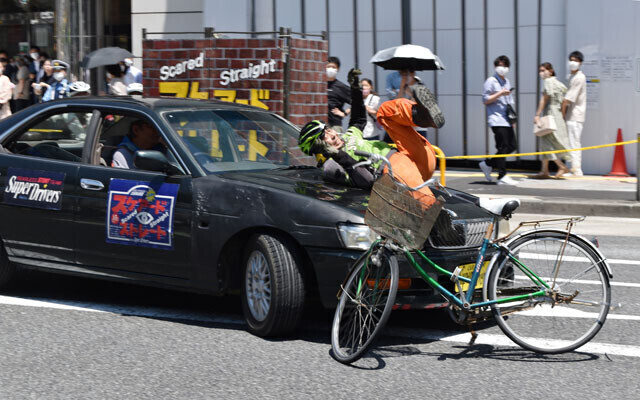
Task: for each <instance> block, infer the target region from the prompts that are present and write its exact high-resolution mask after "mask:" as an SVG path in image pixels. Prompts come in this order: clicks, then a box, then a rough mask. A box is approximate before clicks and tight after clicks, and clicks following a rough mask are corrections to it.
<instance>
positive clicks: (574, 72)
mask: <svg viewBox="0 0 640 400" xmlns="http://www.w3.org/2000/svg"><path fill="white" fill-rule="evenodd" d="M583 61H584V56H583V55H582V53H581V52H579V51H577V50H576V51H574V52H572V53H571V54H569V70H570V71H571V77H570V78H569V90H567V94H565V96H564V100H563V101H562V115H563V116H564V118H565V120H566V121H567V132H568V136H569V147H570V148H572V149H578V148H580V147H582V145H581V144H580V136H582V126H583V124H584V120H585V112H586V110H587V77H586V76H585V75H584V73H583V72H582V71H580V67H581V66H582V62H583ZM571 174H572V175H573V176H582V175H583V172H582V152H581V151H572V152H571Z"/></svg>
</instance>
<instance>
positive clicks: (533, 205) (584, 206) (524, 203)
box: [476, 194, 640, 218]
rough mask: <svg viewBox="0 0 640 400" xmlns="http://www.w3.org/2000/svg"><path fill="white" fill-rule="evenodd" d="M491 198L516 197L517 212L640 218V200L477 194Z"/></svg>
mask: <svg viewBox="0 0 640 400" xmlns="http://www.w3.org/2000/svg"><path fill="white" fill-rule="evenodd" d="M476 196H478V197H491V198H516V199H519V200H520V207H518V210H516V213H518V212H520V213H527V214H543V215H544V214H556V215H576V216H577V215H585V216H597V217H618V218H640V202H636V201H622V200H616V201H607V200H593V199H576V198H565V197H536V196H518V195H504V194H503V195H497V194H492V195H485V194H480V195H476Z"/></svg>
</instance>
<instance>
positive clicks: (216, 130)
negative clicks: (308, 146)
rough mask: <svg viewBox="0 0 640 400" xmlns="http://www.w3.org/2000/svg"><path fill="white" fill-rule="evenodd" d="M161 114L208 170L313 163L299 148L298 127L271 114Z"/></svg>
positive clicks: (277, 166) (234, 169)
mask: <svg viewBox="0 0 640 400" xmlns="http://www.w3.org/2000/svg"><path fill="white" fill-rule="evenodd" d="M163 117H164V118H165V119H166V121H167V122H169V125H171V127H172V128H173V130H174V131H175V132H176V133H177V134H178V135H179V136H180V137H181V138H182V141H183V142H184V143H185V144H186V146H187V148H188V149H189V151H190V152H191V153H192V154H193V156H194V157H195V159H196V160H197V161H198V163H199V164H200V165H201V166H202V167H203V169H204V170H205V171H206V172H207V173H209V174H213V173H216V172H223V171H237V170H264V169H276V168H295V167H304V166H315V164H316V162H315V159H314V158H313V157H310V156H307V155H305V154H304V153H302V151H300V148H299V147H298V135H299V134H298V130H297V129H295V128H294V127H293V126H292V125H290V124H288V123H287V122H286V121H284V120H282V119H281V118H279V117H278V116H276V115H275V114H271V113H265V112H258V111H245V110H240V111H238V110H187V111H183V110H181V111H170V112H165V113H164V114H163Z"/></svg>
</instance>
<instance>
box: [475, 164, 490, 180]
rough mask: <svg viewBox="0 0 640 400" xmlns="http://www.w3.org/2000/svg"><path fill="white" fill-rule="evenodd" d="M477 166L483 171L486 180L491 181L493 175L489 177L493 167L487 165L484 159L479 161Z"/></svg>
mask: <svg viewBox="0 0 640 400" xmlns="http://www.w3.org/2000/svg"><path fill="white" fill-rule="evenodd" d="M478 166H479V167H480V169H481V170H482V172H484V177H485V178H487V181H489V182H493V177H491V171H493V168H491V167H490V166H488V165H487V163H486V161H480V164H478Z"/></svg>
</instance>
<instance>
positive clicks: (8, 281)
mask: <svg viewBox="0 0 640 400" xmlns="http://www.w3.org/2000/svg"><path fill="white" fill-rule="evenodd" d="M17 274H18V271H17V268H16V266H15V265H14V264H13V263H11V262H10V261H9V258H8V257H7V251H6V250H5V249H4V246H3V245H2V243H0V289H7V288H9V287H11V285H12V284H13V283H14V282H15V280H16V275H17Z"/></svg>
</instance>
